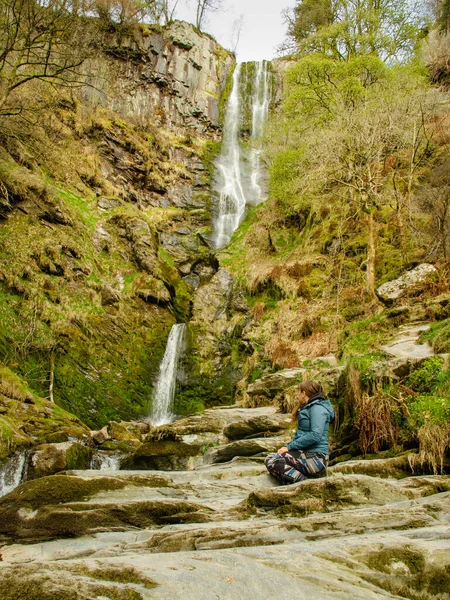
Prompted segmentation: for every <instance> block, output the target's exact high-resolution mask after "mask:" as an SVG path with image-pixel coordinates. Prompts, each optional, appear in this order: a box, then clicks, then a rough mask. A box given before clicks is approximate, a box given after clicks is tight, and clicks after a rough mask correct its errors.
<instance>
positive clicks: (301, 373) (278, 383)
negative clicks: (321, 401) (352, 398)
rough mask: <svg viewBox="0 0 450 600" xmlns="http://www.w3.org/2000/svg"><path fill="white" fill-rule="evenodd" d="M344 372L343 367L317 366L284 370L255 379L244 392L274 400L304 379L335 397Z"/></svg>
mask: <svg viewBox="0 0 450 600" xmlns="http://www.w3.org/2000/svg"><path fill="white" fill-rule="evenodd" d="M344 371H345V367H343V366H342V367H332V368H318V367H317V365H313V366H312V367H309V368H300V369H285V370H283V371H278V372H277V373H271V374H270V375H265V376H264V377H261V379H257V380H256V381H255V382H254V383H251V384H250V385H249V386H248V388H247V390H246V391H247V394H249V396H266V397H269V398H274V397H275V396H276V395H277V394H279V393H280V392H283V391H285V390H287V389H288V388H290V387H292V386H294V385H298V384H299V383H300V382H301V381H302V380H304V379H316V380H318V381H320V382H321V383H322V385H323V387H324V390H325V393H326V394H328V395H330V396H331V397H336V396H338V395H339V388H340V382H341V377H342V376H343V374H344Z"/></svg>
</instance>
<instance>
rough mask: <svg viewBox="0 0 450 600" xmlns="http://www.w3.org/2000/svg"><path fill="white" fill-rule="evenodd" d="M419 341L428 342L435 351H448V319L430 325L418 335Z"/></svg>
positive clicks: (449, 346)
mask: <svg viewBox="0 0 450 600" xmlns="http://www.w3.org/2000/svg"><path fill="white" fill-rule="evenodd" d="M420 340H421V342H430V344H431V345H432V346H433V350H434V351H435V352H436V353H444V352H450V319H445V320H444V321H440V322H438V323H434V324H433V325H431V327H430V329H429V330H428V331H424V332H423V333H422V334H421V336H420Z"/></svg>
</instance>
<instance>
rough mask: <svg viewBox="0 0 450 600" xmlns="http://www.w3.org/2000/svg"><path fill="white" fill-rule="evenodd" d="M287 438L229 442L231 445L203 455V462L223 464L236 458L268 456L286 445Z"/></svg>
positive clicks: (214, 449)
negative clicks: (256, 455) (262, 454)
mask: <svg viewBox="0 0 450 600" xmlns="http://www.w3.org/2000/svg"><path fill="white" fill-rule="evenodd" d="M288 437H289V436H286V437H270V438H257V439H252V440H238V441H235V442H231V444H225V445H224V446H220V447H219V448H213V449H212V450H209V451H208V452H207V454H206V455H205V461H209V462H212V463H223V462H227V461H229V460H231V459H233V458H235V457H236V456H254V455H255V454H260V453H264V454H268V453H270V452H275V451H276V450H278V448H280V447H281V446H283V445H284V444H285V443H286V441H287V440H288Z"/></svg>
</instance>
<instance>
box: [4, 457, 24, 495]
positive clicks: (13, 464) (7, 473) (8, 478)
mask: <svg viewBox="0 0 450 600" xmlns="http://www.w3.org/2000/svg"><path fill="white" fill-rule="evenodd" d="M26 459H27V456H26V453H25V452H18V453H17V454H15V455H14V456H13V457H12V458H11V459H10V460H9V461H8V462H7V463H6V464H5V465H4V466H3V467H2V468H1V469H0V498H1V497H2V496H6V494H9V492H12V491H13V490H15V489H16V487H17V486H19V485H20V484H21V482H22V478H23V475H24V471H25V463H26Z"/></svg>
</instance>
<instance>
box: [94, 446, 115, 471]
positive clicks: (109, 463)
mask: <svg viewBox="0 0 450 600" xmlns="http://www.w3.org/2000/svg"><path fill="white" fill-rule="evenodd" d="M122 458H123V456H122V455H119V454H113V453H112V452H107V451H105V450H97V452H96V453H95V454H94V456H93V458H92V463H91V469H94V470H98V471H118V470H119V469H120V464H121V462H122Z"/></svg>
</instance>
